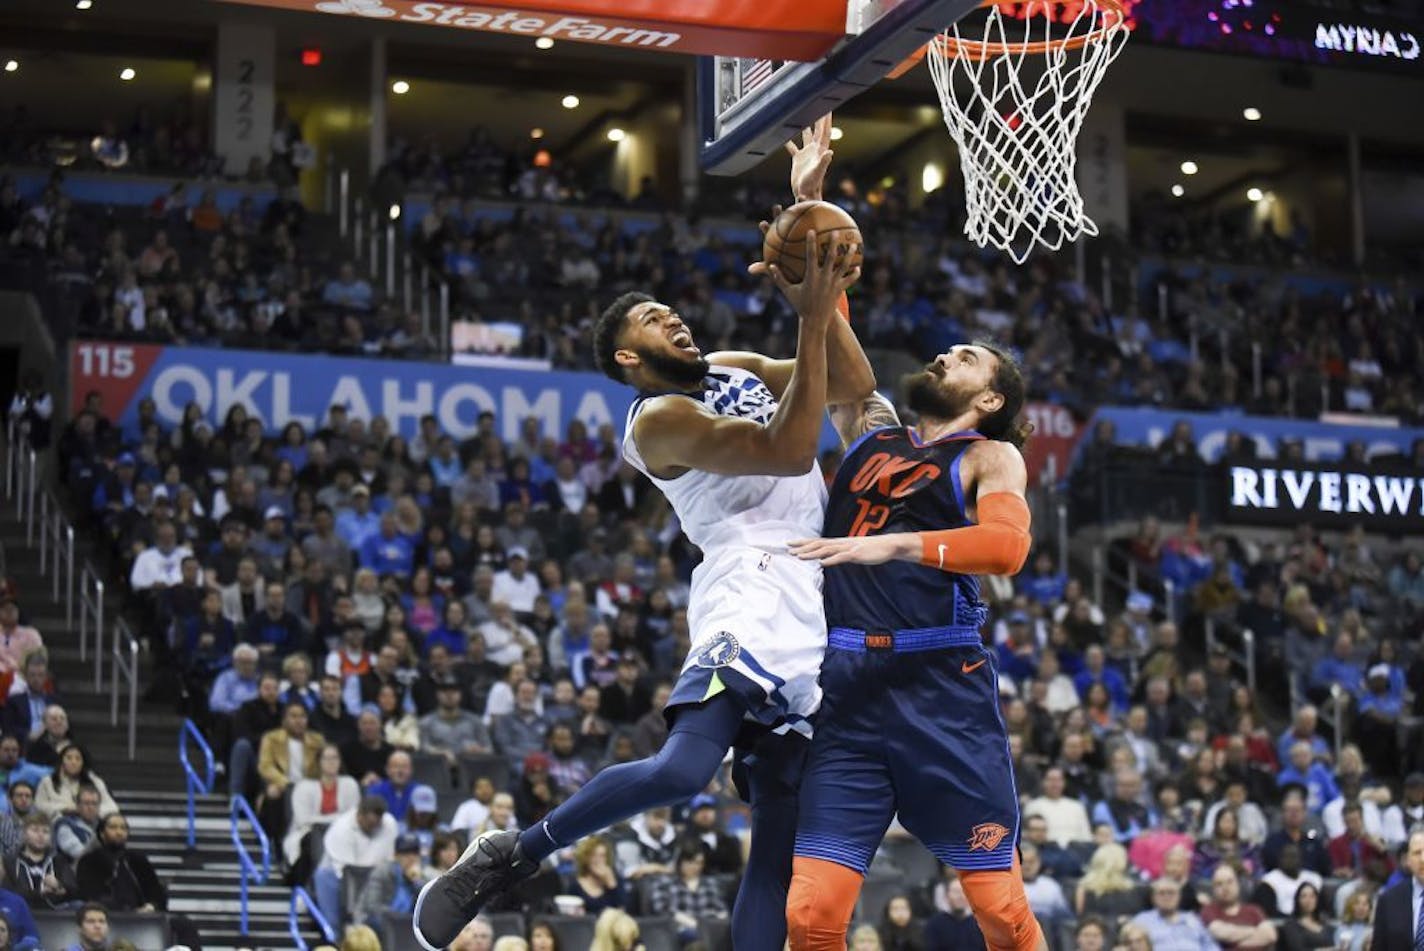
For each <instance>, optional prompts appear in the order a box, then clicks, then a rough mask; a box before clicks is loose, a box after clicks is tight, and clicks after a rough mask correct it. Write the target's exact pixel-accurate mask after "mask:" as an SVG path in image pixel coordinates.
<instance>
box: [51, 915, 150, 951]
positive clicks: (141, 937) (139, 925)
mask: <svg viewBox="0 0 1424 951" xmlns="http://www.w3.org/2000/svg"><path fill="white" fill-rule="evenodd" d="M69 920H70V921H71V922H73V921H74V919H73V918H72V917H71V918H70V919H69ZM120 938H122V939H125V940H127V941H130V942H132V944H133V946H134V947H135V948H137V949H138V951H163V949H164V948H167V947H168V946H169V944H170V942H169V940H168V916H167V915H160V914H151V913H148V914H145V913H141V912H117V911H111V912H109V940H110V941H117V940H119V939H120Z"/></svg>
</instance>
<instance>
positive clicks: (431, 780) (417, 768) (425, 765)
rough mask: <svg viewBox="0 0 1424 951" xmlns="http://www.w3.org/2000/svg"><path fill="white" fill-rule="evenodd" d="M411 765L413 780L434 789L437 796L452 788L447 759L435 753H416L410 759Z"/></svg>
mask: <svg viewBox="0 0 1424 951" xmlns="http://www.w3.org/2000/svg"><path fill="white" fill-rule="evenodd" d="M410 763H411V767H412V769H411V778H412V779H414V780H415V782H417V783H424V784H425V785H427V786H429V787H430V788H431V789H434V790H435V794H436V795H437V796H439V794H440V793H442V792H446V791H448V790H449V789H450V788H451V787H450V781H451V779H452V777H451V774H450V766H449V764H448V763H446V762H445V757H443V756H439V755H437V754H434V753H414V754H412V755H411V757H410Z"/></svg>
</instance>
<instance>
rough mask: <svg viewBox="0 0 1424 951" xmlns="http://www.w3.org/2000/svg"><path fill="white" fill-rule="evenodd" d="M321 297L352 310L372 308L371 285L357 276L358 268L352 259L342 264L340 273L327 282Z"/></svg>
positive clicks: (336, 305)
mask: <svg viewBox="0 0 1424 951" xmlns="http://www.w3.org/2000/svg"><path fill="white" fill-rule="evenodd" d="M321 299H322V301H323V302H325V303H327V304H331V305H332V306H334V307H348V308H350V309H352V310H370V309H371V301H372V297H371V285H370V284H369V283H367V282H366V281H364V280H362V279H361V278H359V277H357V276H356V268H355V267H353V266H352V264H351V262H350V261H347V262H346V263H345V264H342V265H341V271H340V273H339V274H338V275H337V276H336V277H334V278H332V279H331V280H329V281H327V282H326V287H325V288H323V289H322V292H321Z"/></svg>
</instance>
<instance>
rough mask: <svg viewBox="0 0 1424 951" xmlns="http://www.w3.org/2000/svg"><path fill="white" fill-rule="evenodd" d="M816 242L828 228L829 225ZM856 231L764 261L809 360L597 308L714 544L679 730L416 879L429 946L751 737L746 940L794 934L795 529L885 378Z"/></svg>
mask: <svg viewBox="0 0 1424 951" xmlns="http://www.w3.org/2000/svg"><path fill="white" fill-rule="evenodd" d="M829 136H830V121H829V118H827V119H826V120H823V122H822V123H818V124H817V126H816V128H815V129H814V130H808V132H807V134H806V137H805V145H804V146H803V147H802V148H801V149H797V150H793V152H792V155H793V161H792V184H793V189H794V190H795V192H796V195H797V198H798V200H804V199H808V198H817V199H818V198H820V187H821V181H822V179H823V177H824V175H825V170H826V167H827V165H828V164H829V161H830V152H829V150H828V149H826V148H825V145H826V144H827V143H829ZM807 247H808V249H815V248H816V247H817V245H816V242H815V239H814V235H808V240H807ZM855 250H856V249H855V248H853V247H847V246H842V247H840V248H839V249H836V250H835V251H834V252H830V253H828V254H827V255H826V256H825V257H824V259H817V257H816V255H814V254H808V258H807V261H806V275H805V278H804V279H803V280H802V282H801V283H800V284H796V285H790V284H787V283H786V282H785V280H784V279H783V277H782V275H781V274H780V271H779V270H778V269H776V268H775V266H772V267H770V268H768V269H766V270H768V272H769V273H770V274H771V276H772V278H773V280H774V281H775V282H776V283H777V285H778V287H780V289H781V291H782V293H783V294H785V295H786V297H787V299H788V300H789V301H790V302H791V304H792V305H793V306H794V307H795V309H796V312H797V314H798V316H799V317H800V331H799V336H798V339H797V349H796V359H795V360H794V361H791V360H772V359H768V358H767V357H764V356H761V355H760V354H755V353H734V352H728V353H714V354H710V355H708V356H706V357H704V356H703V355H702V352H701V350H699V349H698V347H697V345H696V343H695V342H694V341H693V338H692V333H691V331H689V330H688V328H687V326H686V325H685V324H683V322H682V319H681V318H680V317H679V316H678V314H677V312H676V311H674V310H673V309H672V308H670V307H668V306H667V305H665V304H661V303H659V302H658V301H656V300H654V299H653V298H651V297H649V296H648V295H646V294H638V293H632V294H625V295H623V296H622V297H620V298H618V300H616V301H614V302H613V304H612V305H611V306H610V307H609V308H608V310H606V311H605V312H604V314H603V316H602V317H601V318H600V320H599V323H598V326H597V328H596V330H595V332H594V346H595V349H596V356H597V358H598V361H599V365H600V367H601V368H602V369H603V370H604V372H606V373H607V374H608V375H609V376H611V377H612V378H614V379H615V380H618V381H620V382H623V383H627V384H629V385H631V386H633V387H634V388H636V389H637V390H638V398H637V399H636V400H635V401H634V404H633V407H632V409H631V410H630V412H629V414H628V425H627V427H626V429H625V434H624V443H623V454H624V458H626V459H627V460H628V461H629V462H630V463H631V464H632V465H634V466H635V467H636V468H638V469H639V470H640V471H642V472H643V473H644V474H646V475H647V476H648V477H649V478H650V479H652V481H653V482H654V483H655V484H656V485H657V486H658V487H659V488H660V489H661V490H662V491H663V493H664V495H666V496H667V498H668V501H669V502H670V503H671V504H672V507H673V510H674V511H675V512H676V513H677V516H678V518H679V520H680V521H681V524H682V529H683V531H684V532H685V533H686V535H687V537H688V539H689V540H691V541H692V543H693V544H695V545H697V546H698V547H699V548H701V549H702V554H703V561H702V563H701V564H700V565H699V566H698V568H697V570H696V571H695V572H694V573H693V576H692V590H691V596H690V602H689V605H688V623H689V625H690V627H691V634H692V649H691V651H690V653H689V655H688V657H687V659H686V661H685V662H684V664H683V668H682V672H681V674H680V675H679V677H678V680H677V683H676V684H675V686H674V688H673V693H672V698H671V699H670V700H669V702H668V706H667V708H666V711H665V712H666V715H667V717H668V719H669V721H670V724H671V728H670V733H669V735H668V739H667V742H666V744H665V745H664V746H663V748H662V750H661V751H660V752H659V753H658V754H657V755H656V756H653V757H651V758H649V759H645V760H641V761H639V762H636V763H628V764H624V765H620V766H614V767H611V768H609V769H606V770H604V771H602V772H600V773H599V774H598V775H597V776H595V777H594V778H593V779H592V780H591V781H590V782H589V783H588V784H587V785H585V786H584V787H583V788H582V789H580V790H579V791H578V792H577V793H576V794H574V795H573V796H572V797H570V798H569V799H568V800H567V801H566V802H564V803H563V804H562V805H560V806H559V807H558V808H556V809H555V810H554V811H553V812H552V813H550V814H549V816H548V817H547V818H546V819H544V820H543V821H542V822H539V823H537V824H535V825H533V826H531V827H530V828H529V829H526V830H525V831H524V832H522V833H519V832H496V833H487V834H485V835H484V836H481V837H480V838H478V839H476V840H475V841H474V842H472V843H471V844H470V847H469V848H468V849H467V850H466V851H465V854H464V855H463V856H461V858H460V860H459V862H457V863H456V864H455V866H454V867H453V868H451V869H450V870H449V871H448V872H446V873H445V874H444V875H443V876H441V877H440V878H439V879H437V880H436V881H434V882H432V883H430V884H428V885H427V886H426V887H425V888H424V889H423V890H422V891H421V893H420V897H419V899H418V900H417V902H416V907H415V933H416V936H417V937H418V938H419V940H420V943H421V944H422V945H423V946H424V947H426V948H428V949H431V951H435V949H438V948H443V947H444V946H445V945H446V944H447V943H449V942H450V941H451V940H453V938H454V937H455V935H457V934H458V933H459V932H460V929H462V928H463V927H464V926H465V924H466V923H467V922H468V921H469V920H470V919H471V918H473V917H474V916H475V914H476V913H478V912H479V911H480V909H481V908H483V907H484V906H485V905H486V904H487V903H488V902H489V901H490V899H492V898H493V897H495V896H496V895H498V894H500V893H501V892H503V891H505V890H507V889H508V888H509V887H510V886H512V885H514V884H516V883H517V882H519V881H520V880H522V879H524V878H526V877H528V876H529V875H532V874H533V873H534V871H535V870H536V869H537V868H538V866H539V862H540V861H542V860H543V859H544V858H545V857H546V856H548V855H550V854H552V853H553V852H555V851H557V850H558V849H561V848H564V847H565V846H568V845H570V844H572V843H574V842H576V841H577V840H578V839H580V838H582V837H584V836H586V835H590V834H592V833H595V832H598V831H599V830H600V829H603V828H606V827H607V826H610V825H612V824H614V823H616V822H619V821H622V820H624V819H626V818H628V817H630V816H633V815H636V814H638V813H640V812H642V811H643V810H646V809H650V808H653V807H656V806H663V805H669V804H672V803H678V802H684V801H686V800H688V799H690V798H691V797H692V796H694V795H695V794H697V793H699V792H701V791H702V790H703V789H704V788H705V787H706V786H707V784H708V782H709V781H710V780H711V779H712V777H713V776H714V774H715V773H716V771H717V769H718V767H719V766H720V765H721V763H722V761H723V759H724V758H725V756H726V753H727V750H728V749H729V748H732V747H735V748H737V750H738V764H737V771H736V772H737V776H738V785H739V786H741V787H742V788H743V791H744V792H745V793H746V794H747V795H748V798H749V799H750V802H751V809H752V842H751V854H750V856H749V857H748V861H747V868H746V873H745V875H744V876H743V878H742V885H741V890H740V892H739V893H738V896H737V901H736V904H735V907H734V911H733V915H732V942H733V945H734V946H735V947H736V948H737V951H781V949H782V947H783V945H784V943H785V940H786V893H787V887H788V885H789V883H790V879H791V859H792V848H793V845H794V842H795V828H796V806H797V784H798V781H799V777H800V772H801V767H802V766H803V765H804V762H805V756H806V752H807V749H808V747H809V735H810V724H809V721H810V718H811V716H812V715H813V714H814V713H815V712H816V708H817V707H818V706H819V704H820V688H819V686H818V685H817V675H818V673H819V671H820V665H821V658H822V656H823V655H824V652H825V644H826V631H825V616H824V614H823V612H822V601H821V569H820V566H819V565H818V564H816V563H815V562H807V561H803V560H801V559H798V558H797V557H795V556H794V555H793V554H791V553H790V551H789V550H788V548H787V545H788V543H789V542H790V541H791V540H792V539H796V538H804V537H806V536H808V535H818V534H820V531H821V523H822V519H823V517H824V511H825V500H826V487H825V480H824V479H823V477H822V476H821V472H820V469H819V467H818V466H817V465H816V452H817V449H818V445H819V437H820V432H821V425H822V420H823V414H824V412H825V408H826V404H827V400H828V398H829V400H831V401H834V402H838V403H839V402H850V403H854V404H858V403H859V402H860V401H861V400H863V399H865V398H866V397H867V396H869V394H871V393H873V392H874V390H875V377H874V374H873V373H872V371H871V369H870V364H869V362H868V361H867V360H866V358H865V354H864V352H863V351H862V350H861V348H860V344H859V343H858V342H857V341H856V339H855V334H854V333H853V332H852V331H851V329H850V326H849V324H848V323H847V322H846V321H844V320H841V319H840V318H839V316H837V311H838V307H839V306H840V302H841V301H842V300H843V299H844V293H845V290H846V289H847V288H848V287H850V286H851V285H852V284H853V283H855V281H856V279H857V278H858V277H859V268H858V267H852V266H851V265H850V262H852V261H854V260H855V253H854V252H855ZM761 269H762V268H758V270H761ZM828 376H829V379H828Z"/></svg>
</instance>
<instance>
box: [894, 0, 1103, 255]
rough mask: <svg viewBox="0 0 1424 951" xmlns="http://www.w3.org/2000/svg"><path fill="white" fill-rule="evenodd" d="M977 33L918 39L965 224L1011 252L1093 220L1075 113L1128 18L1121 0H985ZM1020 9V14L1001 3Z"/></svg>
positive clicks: (1076, 231)
mask: <svg viewBox="0 0 1424 951" xmlns="http://www.w3.org/2000/svg"><path fill="white" fill-rule="evenodd" d="M981 6H982V7H983V8H985V10H986V11H987V14H988V16H987V19H986V20H985V22H984V26H983V30H982V34H981V36H980V38H978V39H975V38H970V37H968V36H966V35H965V34H966V33H968V32H970V30H971V29H977V28H972V27H969V26H967V25H966V26H961V24H959V23H956V24H954V25H953V26H951V27H949V28H948V29H946V30H945V31H944V32H943V33H942V34H941V35H940V36H938V37H937V38H935V39H934V40H932V41H931V42H930V43H929V44H928V45H927V46H926V48H925V52H924V53H922V54H921V55H926V56H928V58H929V65H930V76H931V77H932V78H933V79H934V84H935V90H936V91H937V92H938V93H939V101H940V107H941V108H942V109H943V111H944V124H945V126H946V127H948V129H949V134H950V136H951V137H952V138H953V139H954V142H955V145H956V146H957V147H958V148H959V161H960V166H961V168H962V169H963V172H964V190H965V198H966V204H967V207H968V217H967V218H966V220H965V223H964V234H965V236H966V237H968V238H969V240H971V241H973V242H974V243H975V244H977V245H979V246H980V247H986V246H993V247H996V248H999V249H1000V250H1002V251H1004V252H1006V253H1007V254H1008V255H1009V256H1010V257H1011V258H1013V260H1014V262H1015V263H1017V264H1022V263H1024V261H1026V260H1027V259H1028V256H1029V253H1030V252H1031V251H1032V250H1033V247H1034V245H1040V246H1042V247H1044V248H1047V249H1049V250H1057V249H1058V248H1061V247H1062V246H1063V245H1064V244H1065V243H1067V242H1071V241H1076V240H1077V239H1078V238H1079V236H1081V235H1085V234H1086V235H1096V234H1097V233H1098V227H1097V225H1095V224H1094V223H1093V220H1092V219H1091V218H1089V217H1088V215H1087V214H1086V213H1085V212H1084V211H1083V199H1082V196H1081V195H1080V194H1079V193H1078V183H1077V181H1076V179H1075V178H1074V174H1073V173H1074V168H1075V166H1076V164H1077V154H1076V148H1075V147H1076V144H1077V140H1078V132H1079V130H1080V129H1081V128H1082V126H1083V117H1084V116H1085V115H1086V114H1087V112H1088V106H1089V105H1090V104H1091V102H1092V98H1093V93H1094V91H1096V90H1097V88H1098V83H1099V82H1101V81H1102V78H1103V73H1105V72H1106V71H1107V68H1108V65H1109V64H1111V63H1112V61H1113V60H1114V59H1116V58H1117V55H1118V54H1119V53H1121V52H1122V47H1123V44H1124V43H1125V42H1126V41H1127V37H1128V34H1129V32H1130V31H1129V29H1128V26H1127V14H1126V12H1125V10H1124V4H1123V2H1122V0H1032V2H1028V3H1019V4H1013V3H999V2H995V0H985V2H984V3H983V4H981ZM1006 8H1009V9H1021V10H1023V11H1025V13H1026V15H1025V16H1023V18H1022V19H1018V18H1016V17H1014V16H1013V15H1012V14H1008V15H1006V13H1005V9H1006Z"/></svg>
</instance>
